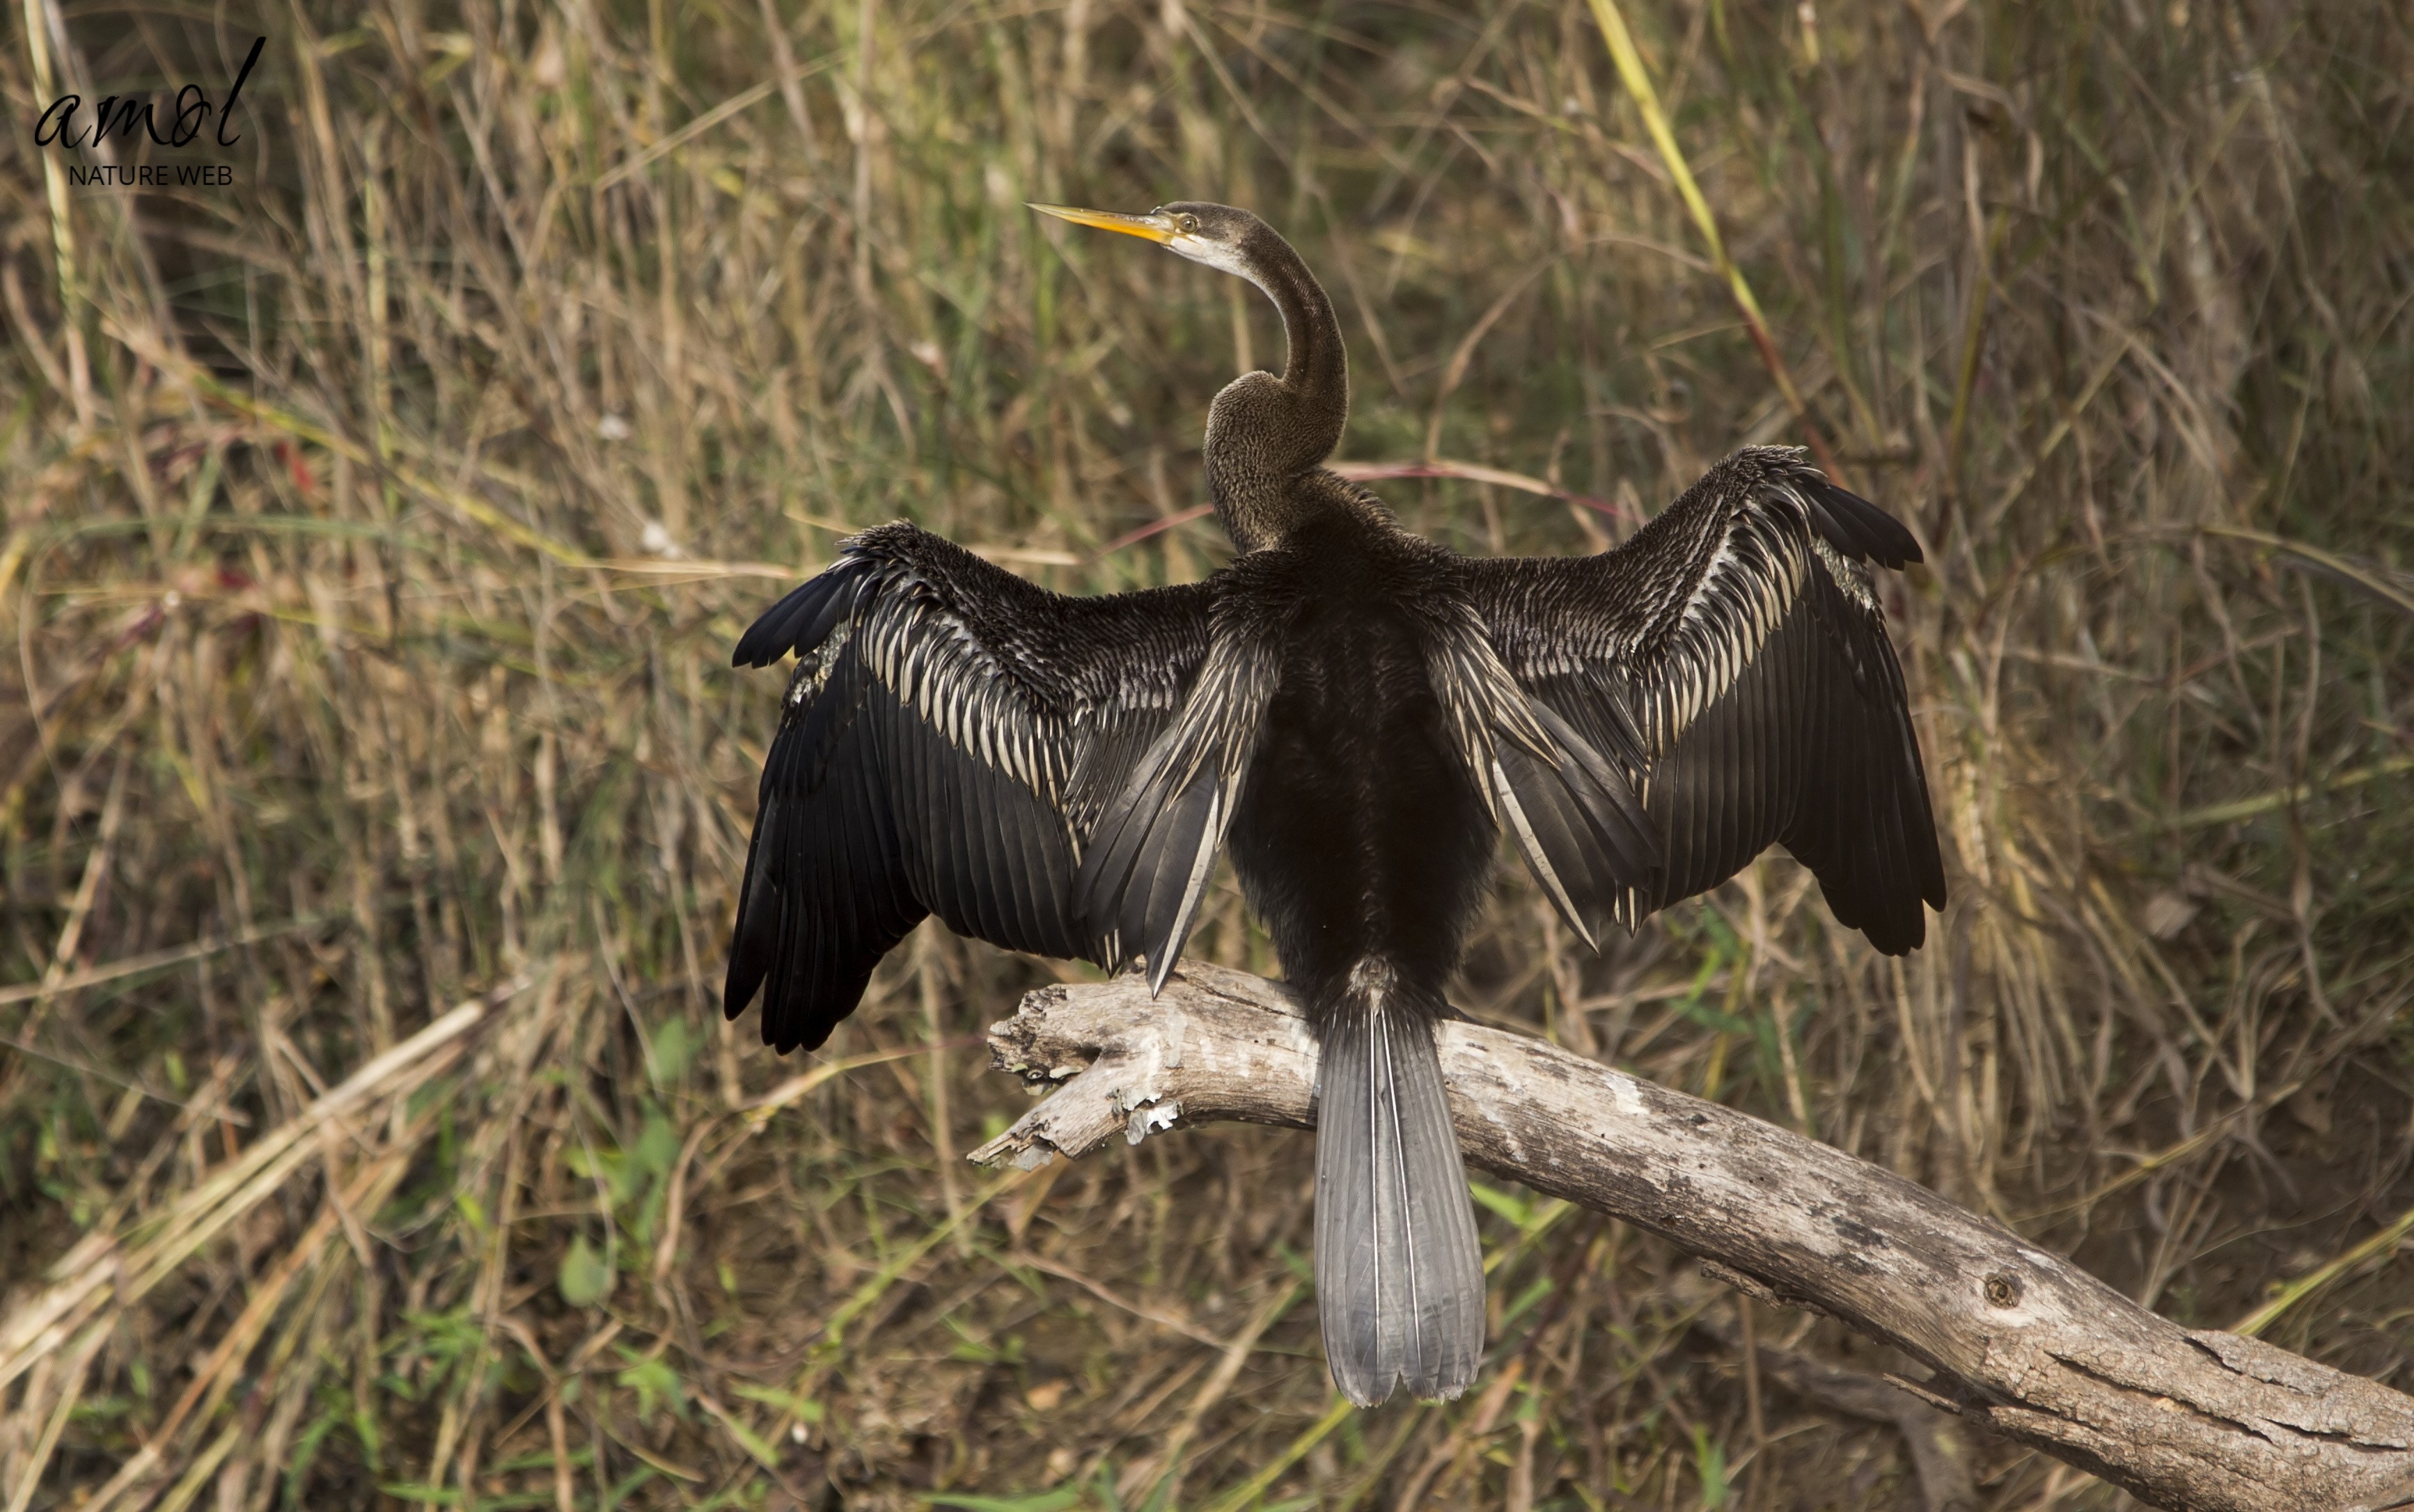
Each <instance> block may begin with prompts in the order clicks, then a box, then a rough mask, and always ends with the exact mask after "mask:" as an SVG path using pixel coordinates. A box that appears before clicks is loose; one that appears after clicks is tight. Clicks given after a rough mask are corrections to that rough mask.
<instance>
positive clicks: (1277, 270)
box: [1206, 230, 1349, 551]
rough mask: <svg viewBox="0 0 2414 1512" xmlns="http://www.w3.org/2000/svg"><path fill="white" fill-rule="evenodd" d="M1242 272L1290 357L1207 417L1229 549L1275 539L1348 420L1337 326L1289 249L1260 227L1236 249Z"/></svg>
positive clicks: (1223, 396)
mask: <svg viewBox="0 0 2414 1512" xmlns="http://www.w3.org/2000/svg"><path fill="white" fill-rule="evenodd" d="M1243 261H1244V268H1245V274H1244V275H1245V276H1246V277H1247V278H1248V279H1249V281H1250V282H1251V283H1254V284H1256V285H1257V286H1258V287H1259V289H1263V290H1264V291H1265V294H1266V297H1267V298H1269V299H1271V300H1273V301H1274V308H1276V309H1277V310H1279V311H1281V312H1282V319H1283V334H1284V337H1285V338H1286V340H1287V342H1288V344H1289V351H1288V353H1287V355H1286V357H1285V360H1284V363H1283V372H1282V377H1281V378H1275V377H1274V375H1273V374H1271V373H1245V374H1243V375H1242V376H1241V377H1240V378H1237V379H1235V380H1234V381H1233V382H1232V383H1231V384H1229V386H1227V387H1226V388H1225V390H1224V392H1223V393H1219V394H1217V395H1216V396H1215V403H1214V407H1213V408H1211V409H1209V411H1208V415H1207V447H1206V461H1207V476H1208V482H1209V483H1210V485H1211V487H1212V488H1213V491H1214V499H1215V508H1216V512H1217V513H1218V514H1219V515H1221V516H1222V518H1223V522H1224V526H1225V529H1226V530H1227V531H1229V533H1230V534H1231V537H1232V543H1233V544H1234V545H1236V546H1238V547H1240V548H1241V549H1242V550H1243V551H1253V550H1257V549H1259V548H1261V547H1264V546H1270V545H1273V544H1274V543H1276V542H1277V541H1280V540H1281V538H1282V537H1283V536H1285V535H1286V534H1288V533H1289V527H1290V526H1291V525H1293V524H1294V523H1295V521H1294V520H1293V518H1292V517H1293V516H1294V515H1296V514H1297V513H1299V511H1302V510H1303V509H1306V508H1308V507H1309V505H1308V502H1307V500H1306V499H1305V498H1304V497H1303V496H1302V493H1301V490H1300V488H1299V486H1298V484H1299V481H1300V479H1301V478H1302V477H1303V476H1304V475H1305V474H1306V473H1308V472H1310V471H1311V470H1313V469H1314V468H1316V467H1319V465H1321V464H1322V463H1323V461H1324V459H1325V458H1326V457H1329V456H1331V455H1332V454H1333V449H1334V447H1335V446H1337V445H1339V444H1340V442H1341V431H1342V427H1343V425H1344V424H1345V423H1347V422H1348V421H1349V354H1348V351H1347V349H1346V348H1344V347H1343V345H1342V340H1341V324H1340V321H1339V320H1338V319H1335V317H1334V313H1333V302H1332V300H1331V299H1329V298H1327V297H1326V295H1325V292H1324V289H1322V287H1321V286H1319V284H1318V283H1317V281H1316V277H1315V275H1314V274H1311V273H1309V272H1308V271H1307V264H1306V263H1304V262H1303V261H1302V260H1300V256H1299V254H1298V253H1297V252H1295V251H1293V250H1292V249H1291V246H1290V244H1289V243H1288V242H1285V241H1284V240H1283V239H1282V238H1281V237H1280V236H1278V235H1276V234H1274V232H1273V231H1272V230H1259V234H1258V236H1257V237H1255V238H1253V245H1248V246H1247V247H1246V248H1245V249H1244V258H1243Z"/></svg>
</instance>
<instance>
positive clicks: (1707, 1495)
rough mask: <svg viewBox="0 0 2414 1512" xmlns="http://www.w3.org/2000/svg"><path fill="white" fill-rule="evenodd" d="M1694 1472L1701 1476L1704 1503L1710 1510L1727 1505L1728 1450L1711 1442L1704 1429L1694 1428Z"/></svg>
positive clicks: (1713, 1511) (1711, 1511)
mask: <svg viewBox="0 0 2414 1512" xmlns="http://www.w3.org/2000/svg"><path fill="white" fill-rule="evenodd" d="M1693 1473H1694V1474H1695V1475H1698V1476H1700V1477H1701V1481H1702V1505H1703V1506H1704V1507H1705V1508H1706V1509H1709V1512H1715V1509H1716V1508H1719V1507H1722V1506H1724V1505H1727V1451H1726V1449H1725V1447H1724V1446H1723V1445H1717V1444H1713V1443H1711V1442H1710V1435H1709V1434H1708V1433H1707V1432H1706V1431H1705V1430H1702V1429H1699V1428H1696V1429H1694V1430H1693Z"/></svg>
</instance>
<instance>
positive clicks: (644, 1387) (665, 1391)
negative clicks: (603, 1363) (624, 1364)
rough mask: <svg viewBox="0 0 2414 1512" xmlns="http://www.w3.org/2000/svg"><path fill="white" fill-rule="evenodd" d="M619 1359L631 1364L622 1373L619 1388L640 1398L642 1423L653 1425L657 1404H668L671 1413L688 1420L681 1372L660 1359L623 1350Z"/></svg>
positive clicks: (638, 1413) (638, 1400)
mask: <svg viewBox="0 0 2414 1512" xmlns="http://www.w3.org/2000/svg"><path fill="white" fill-rule="evenodd" d="M620 1357H621V1358H622V1359H624V1360H627V1361H628V1362H629V1368H628V1369H627V1370H625V1371H621V1372H620V1375H619V1385H620V1386H621V1387H622V1389H624V1390H629V1391H634V1392H635V1393H636V1394H637V1416H638V1417H639V1418H640V1419H642V1420H644V1421H647V1422H651V1421H652V1420H653V1418H654V1416H655V1414H656V1412H657V1410H658V1404H659V1403H662V1402H668V1403H669V1404H670V1409H671V1411H672V1412H674V1413H676V1414H678V1416H681V1417H685V1416H687V1388H686V1386H684V1385H683V1384H682V1383H681V1382H680V1380H679V1376H678V1371H675V1370H672V1369H671V1368H670V1366H669V1365H668V1364H667V1363H666V1362H664V1361H663V1360H660V1359H641V1358H637V1357H635V1356H633V1355H632V1354H631V1352H630V1351H629V1350H627V1349H625V1348H624V1349H622V1350H621V1352H620Z"/></svg>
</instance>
